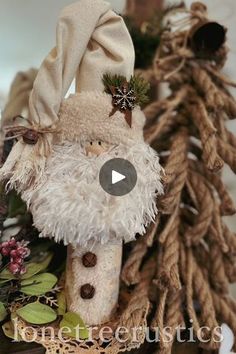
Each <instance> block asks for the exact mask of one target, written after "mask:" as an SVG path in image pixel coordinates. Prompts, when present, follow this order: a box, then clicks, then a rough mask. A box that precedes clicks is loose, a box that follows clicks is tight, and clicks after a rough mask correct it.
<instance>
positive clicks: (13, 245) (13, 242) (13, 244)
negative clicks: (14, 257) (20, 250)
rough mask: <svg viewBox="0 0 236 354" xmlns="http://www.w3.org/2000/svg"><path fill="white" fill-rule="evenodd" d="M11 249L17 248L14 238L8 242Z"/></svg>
mask: <svg viewBox="0 0 236 354" xmlns="http://www.w3.org/2000/svg"><path fill="white" fill-rule="evenodd" d="M8 244H9V247H12V248H13V247H15V246H16V240H15V239H14V238H11V240H10V241H9V242H8Z"/></svg>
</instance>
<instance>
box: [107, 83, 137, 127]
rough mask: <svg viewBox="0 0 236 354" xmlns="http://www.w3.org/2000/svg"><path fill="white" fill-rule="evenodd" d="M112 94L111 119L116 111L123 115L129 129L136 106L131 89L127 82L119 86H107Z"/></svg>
mask: <svg viewBox="0 0 236 354" xmlns="http://www.w3.org/2000/svg"><path fill="white" fill-rule="evenodd" d="M109 89H110V91H111V94H112V105H113V110H112V112H111V113H110V117H112V116H113V115H114V114H115V113H116V112H117V111H120V112H122V113H124V117H125V120H126V122H127V123H128V125H129V127H130V128H131V127H132V111H133V109H134V108H135V105H136V96H135V92H134V90H133V89H131V88H130V87H129V83H128V82H127V81H125V82H123V84H122V85H121V86H120V87H119V86H109Z"/></svg>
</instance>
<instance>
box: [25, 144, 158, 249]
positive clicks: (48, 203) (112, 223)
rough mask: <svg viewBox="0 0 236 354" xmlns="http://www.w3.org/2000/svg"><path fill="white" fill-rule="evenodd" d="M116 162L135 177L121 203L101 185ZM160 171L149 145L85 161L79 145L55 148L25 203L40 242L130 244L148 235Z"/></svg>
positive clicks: (118, 149)
mask: <svg viewBox="0 0 236 354" xmlns="http://www.w3.org/2000/svg"><path fill="white" fill-rule="evenodd" d="M118 157H120V158H123V159H127V160H128V161H130V162H131V163H132V164H133V166H134V167H135V169H136V172H137V183H136V186H135V187H134V189H133V190H132V191H131V192H130V193H128V194H127V195H125V196H122V197H115V196H111V195H110V194H108V193H106V192H105V191H104V190H103V188H102V187H101V186H100V184H99V172H100V169H101V167H102V166H103V164H104V163H105V162H106V161H108V160H110V159H112V158H118ZM161 170H162V169H161V166H160V164H159V158H158V156H157V154H156V152H155V151H154V150H153V149H151V148H150V147H149V146H148V145H147V144H145V143H139V144H136V145H133V146H131V147H127V146H125V145H119V146H116V147H112V148H110V149H109V151H107V152H105V153H103V154H101V155H100V156H87V155H86V153H85V151H84V148H83V147H82V146H81V144H79V143H73V144H72V143H66V144H64V145H55V146H54V148H53V152H52V155H51V157H50V158H49V159H48V161H47V166H46V170H45V175H44V179H43V181H42V182H41V183H40V184H39V185H38V188H37V189H34V190H32V189H28V190H27V191H25V192H24V193H23V195H22V197H23V199H24V200H25V201H26V202H27V203H28V205H29V207H30V210H31V212H32V214H33V219H34V225H35V227H36V228H37V229H38V230H39V231H40V236H41V237H52V238H54V239H55V241H57V242H59V241H61V240H63V241H64V243H65V244H72V245H74V246H76V245H78V244H79V245H80V246H87V245H88V243H89V244H91V243H97V242H100V243H102V244H105V243H107V242H111V241H117V240H121V239H122V240H124V241H125V242H128V241H131V240H134V239H135V235H136V234H141V235H142V234H144V233H145V227H146V226H147V225H148V224H149V223H150V222H152V221H153V220H154V218H155V215H156V214H157V206H156V197H157V195H158V194H162V192H163V189H162V184H161V181H160V174H161Z"/></svg>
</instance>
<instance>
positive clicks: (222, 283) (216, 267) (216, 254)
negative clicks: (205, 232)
mask: <svg viewBox="0 0 236 354" xmlns="http://www.w3.org/2000/svg"><path fill="white" fill-rule="evenodd" d="M209 247H210V252H209V257H210V262H211V263H210V264H211V271H210V273H209V274H210V279H211V284H212V287H213V288H214V289H215V290H216V291H217V292H219V293H223V294H227V293H228V292H229V282H228V279H227V274H226V268H225V262H224V258H223V257H224V256H223V254H222V251H221V248H220V246H219V245H218V244H217V243H216V242H215V239H214V238H213V239H212V240H210V242H209Z"/></svg>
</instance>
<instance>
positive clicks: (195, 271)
mask: <svg viewBox="0 0 236 354" xmlns="http://www.w3.org/2000/svg"><path fill="white" fill-rule="evenodd" d="M187 265H188V269H187V273H188V277H187V301H188V312H189V317H190V319H192V320H193V328H194V330H195V333H196V334H197V333H198V331H199V329H200V328H201V324H200V322H199V321H198V319H197V317H198V316H197V314H196V310H195V309H194V305H193V299H194V297H195V296H198V301H199V305H200V311H201V314H200V318H201V321H202V322H203V323H204V325H205V326H206V327H208V328H209V329H210V331H206V332H205V333H204V337H205V338H207V339H210V341H209V343H208V344H207V347H209V348H211V349H216V348H217V347H218V345H219V343H218V344H217V343H216V342H215V341H214V336H213V335H214V329H215V328H216V327H217V326H218V323H217V320H216V314H215V309H214V306H213V300H212V296H211V292H210V286H209V284H208V282H207V280H206V279H205V278H204V276H203V275H202V272H201V269H200V268H199V266H198V265H197V263H196V261H195V260H194V257H193V254H192V251H191V249H189V250H188V251H187ZM200 346H201V343H200Z"/></svg>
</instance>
